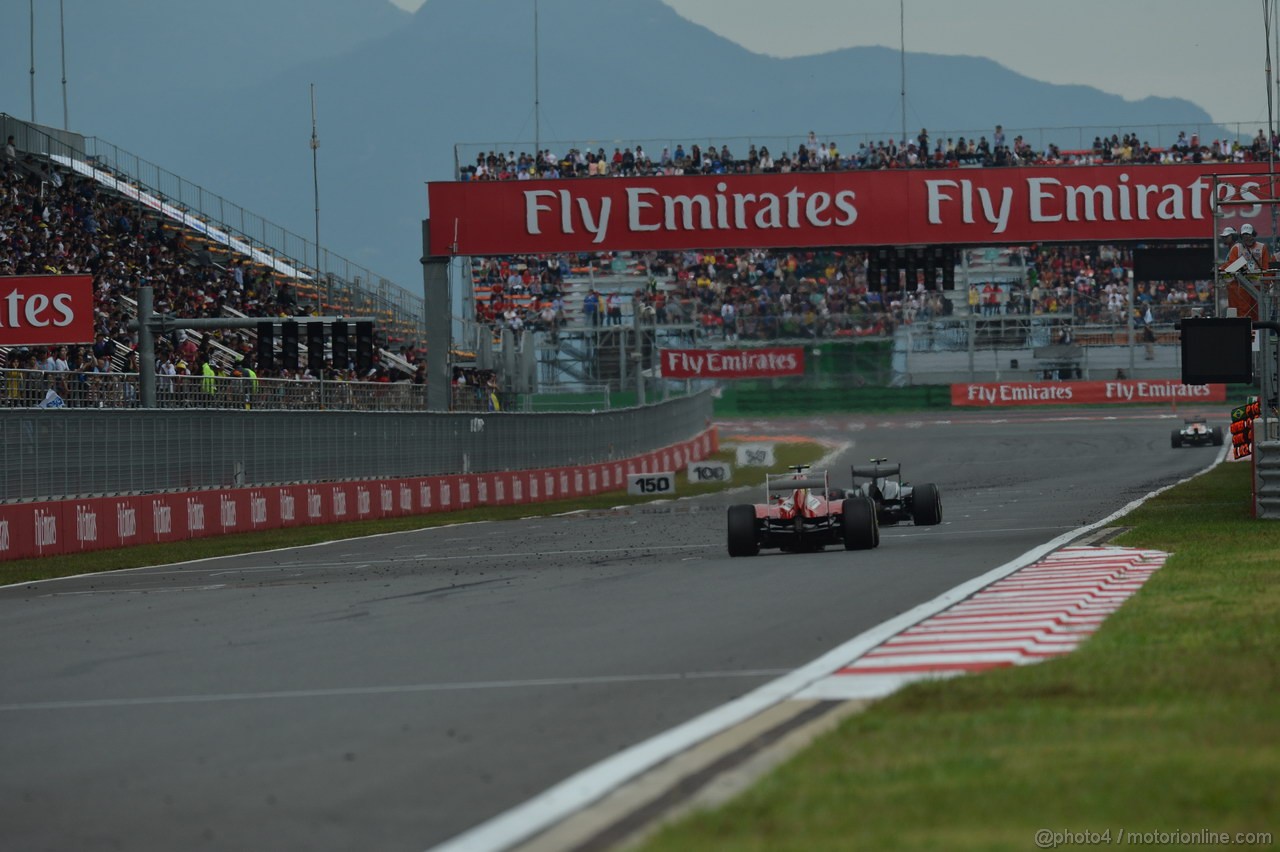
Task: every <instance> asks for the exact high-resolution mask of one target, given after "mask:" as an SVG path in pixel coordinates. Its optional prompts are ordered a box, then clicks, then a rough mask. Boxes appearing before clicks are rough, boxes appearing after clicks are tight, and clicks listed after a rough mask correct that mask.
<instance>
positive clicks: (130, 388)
mask: <svg viewBox="0 0 1280 852" xmlns="http://www.w3.org/2000/svg"><path fill="white" fill-rule="evenodd" d="M2 387H3V391H2V392H0V393H2V395H0V403H2V404H3V405H6V406H9V407H11V408H32V407H39V408H111V409H119V408H137V407H138V405H139V400H140V398H141V393H140V390H139V386H138V374H137V373H84V372H76V371H72V372H53V371H42V370H5V371H4V374H3V385H2ZM156 406H157V407H159V408H166V409H170V408H221V409H251V410H259V411H301V410H306V409H312V410H325V411H425V410H426V408H427V388H426V385H422V384H413V383H411V382H348V381H320V380H315V379H307V380H300V379H263V378H246V377H242V376H188V375H180V376H178V375H175V376H164V375H161V376H158V377H157V378H156Z"/></svg>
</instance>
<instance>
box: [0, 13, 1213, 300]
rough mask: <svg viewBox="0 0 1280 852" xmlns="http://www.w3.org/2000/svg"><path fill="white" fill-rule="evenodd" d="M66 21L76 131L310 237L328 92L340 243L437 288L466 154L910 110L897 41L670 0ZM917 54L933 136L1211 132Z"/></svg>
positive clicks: (19, 106)
mask: <svg viewBox="0 0 1280 852" xmlns="http://www.w3.org/2000/svg"><path fill="white" fill-rule="evenodd" d="M11 5H13V4H11ZM39 5H40V6H41V8H40V10H39V11H38V12H37V14H36V18H35V27H36V30H37V35H36V68H37V74H36V83H37V93H36V106H37V119H38V121H39V123H43V124H48V125H51V126H55V127H61V126H62V87H61V84H60V79H61V78H60V72H59V67H58V60H59V57H60V46H59V42H58V35H59V33H58V18H57V10H56V8H55V7H54V6H53V4H50V3H41V4H39ZM26 11H27V10H26V9H25V8H24V9H23V10H22V13H21V18H22V19H25V18H26V17H27V15H26ZM64 15H65V17H64V21H65V24H64V27H63V31H64V32H65V35H66V44H67V48H66V50H67V52H66V63H67V74H66V76H67V78H68V84H67V92H68V101H69V115H70V129H72V130H73V131H76V132H79V133H83V134H84V135H86V136H96V137H98V138H99V139H102V140H106V141H108V142H110V143H113V144H115V145H118V146H120V147H121V148H123V149H126V150H128V151H129V152H131V153H133V154H136V155H137V156H139V157H141V158H143V159H144V160H147V161H149V162H151V163H154V164H156V165H158V166H160V167H161V168H164V169H166V170H168V171H171V172H173V173H176V174H178V175H180V176H181V177H183V178H185V179H186V180H188V181H191V182H193V183H196V184H198V185H200V186H202V187H203V188H205V189H207V190H208V191H210V192H212V193H216V194H217V195H220V196H222V197H224V198H226V199H228V200H230V201H233V202H235V203H236V204H238V205H240V206H242V207H244V208H245V209H247V210H249V211H252V212H254V213H256V214H258V215H260V216H262V217H263V218H265V219H267V220H269V221H272V222H274V223H276V224H278V225H280V226H282V227H283V228H285V229H287V230H289V231H292V232H294V233H296V234H300V235H303V236H304V237H307V238H310V237H311V236H312V235H313V234H314V227H315V215H316V214H315V210H314V208H315V200H314V195H313V189H314V184H313V171H312V154H311V148H310V144H309V143H310V139H311V132H312V124H311V99H310V88H311V85H312V84H314V86H315V92H316V100H317V131H318V138H319V142H320V147H319V149H318V151H317V156H316V172H315V176H314V177H315V181H316V182H317V183H318V185H319V195H320V205H319V206H320V213H319V219H320V236H321V243H322V244H323V245H324V247H325V248H326V249H327V250H328V251H330V252H333V253H336V254H338V255H341V256H344V257H346V258H348V259H350V260H351V261H353V262H355V263H358V264H360V265H363V266H365V267H367V268H369V269H372V270H374V271H375V272H376V273H378V274H379V275H381V276H383V277H386V278H388V279H390V280H391V281H393V282H395V283H397V284H399V285H401V286H403V287H406V288H407V289H410V290H412V291H414V292H418V291H419V289H420V287H421V267H420V265H419V257H420V255H421V245H420V229H421V225H420V223H421V220H422V219H423V218H424V217H425V216H426V215H427V206H426V190H425V186H424V183H425V182H426V181H431V180H447V179H449V178H450V177H452V175H453V169H454V164H455V158H456V159H461V160H462V161H463V162H466V161H468V160H470V159H473V158H474V156H475V154H476V153H477V152H478V151H481V150H488V149H495V148H498V147H503V148H506V149H508V150H511V149H516V150H528V151H532V150H533V148H534V140H535V138H536V139H539V140H540V141H541V143H542V145H543V147H550V148H552V149H553V150H555V151H556V152H557V153H560V152H561V151H562V150H563V148H564V147H566V146H567V141H570V140H572V141H574V142H577V143H587V144H591V145H592V146H593V147H595V146H599V147H607V148H609V149H610V150H611V149H612V147H614V146H615V145H619V146H621V145H630V144H633V143H634V142H635V141H640V140H643V141H644V143H645V147H646V148H647V149H648V150H649V151H650V153H651V154H654V153H656V152H657V151H659V150H660V149H661V147H662V146H663V145H666V144H670V145H671V146H672V147H674V145H675V143H677V142H683V143H684V144H685V145H686V146H687V145H688V144H689V143H691V142H702V143H704V144H705V142H706V141H710V140H712V139H715V140H718V141H719V140H726V139H728V140H730V145H731V147H733V141H734V140H737V141H738V143H739V147H741V148H743V149H745V147H746V142H747V138H750V139H752V140H753V141H754V140H762V139H766V138H767V139H769V140H773V139H780V138H788V139H790V140H792V147H794V145H795V144H797V143H798V142H799V141H800V140H801V139H802V138H803V137H804V136H805V135H806V134H807V133H808V132H809V131H810V130H814V131H816V132H817V133H818V136H819V138H820V139H826V138H830V137H839V138H841V139H842V140H844V141H843V142H842V148H847V146H848V144H849V143H848V141H847V140H849V139H851V138H853V137H855V136H856V135H859V134H883V137H882V136H878V135H877V136H873V138H887V136H888V135H890V134H894V133H895V129H896V130H897V134H895V135H900V134H901V127H902V125H903V115H902V112H903V110H902V79H903V78H902V75H901V63H902V61H903V59H904V58H903V57H902V56H900V54H899V53H898V51H896V50H892V49H888V48H881V47H860V48H848V49H844V50H836V51H831V52H828V53H822V54H818V55H812V56H803V57H795V58H786V59H782V58H776V57H770V56H764V55H761V54H756V53H752V52H750V51H748V50H746V49H744V48H742V47H740V46H738V45H736V44H734V43H733V42H731V41H728V40H727V39H725V38H722V37H720V36H718V35H716V34H715V33H713V32H711V31H710V30H708V29H706V28H705V27H702V26H700V25H698V24H695V23H692V22H690V21H688V20H686V19H684V18H682V17H680V16H679V15H678V14H677V13H676V12H675V11H674V10H673V9H671V8H670V7H668V6H667V5H665V4H664V3H663V2H661V0H609V2H600V0H541V2H540V3H539V4H538V26H537V28H536V38H535V27H534V16H533V2H532V0H427V2H426V3H425V4H424V5H423V6H422V7H421V8H420V9H419V10H418V11H417V12H416V13H412V14H410V13H408V12H405V11H403V10H401V9H399V8H398V7H395V6H393V5H391V4H390V3H389V2H387V0H326V2H324V3H323V4H319V3H316V2H314V0H220V2H218V3H196V2H193V0H124V2H112V3H99V2H94V0H65V12H64ZM17 19H18V14H17V13H16V12H14V13H11V14H10V15H9V20H10V22H14V21H16V20H17ZM23 23H24V24H25V23H26V21H25V20H23ZM5 29H6V33H5V34H4V35H3V36H0V79H3V80H5V81H7V82H6V84H5V85H4V88H3V90H0V111H3V112H8V113H10V114H11V115H14V116H15V117H18V118H24V119H25V118H29V116H30V96H29V80H30V78H31V75H30V73H29V66H30V50H29V44H28V37H29V32H28V27H26V26H11V27H7V28H5ZM535 44H536V51H535ZM535 54H536V63H535ZM905 66H906V83H907V98H906V106H907V109H906V113H907V116H906V117H907V121H906V125H907V130H908V134H909V135H911V136H914V135H915V133H917V132H918V131H919V129H920V128H921V127H928V128H929V129H930V133H931V135H932V136H933V138H935V139H937V138H938V136H939V135H944V136H945V135H948V131H957V132H958V131H964V132H965V133H966V135H974V134H976V133H980V132H988V133H989V132H990V130H991V128H993V127H994V125H995V124H997V123H1000V124H1003V125H1004V126H1005V127H1006V128H1007V129H1010V130H1012V129H1015V128H1049V130H1045V131H1043V133H1042V135H1044V136H1046V138H1044V139H1040V140H1037V139H1035V138H1034V137H1033V139H1032V141H1033V144H1037V145H1040V144H1043V143H1045V142H1056V143H1058V144H1059V145H1061V146H1062V147H1064V148H1070V147H1075V146H1076V145H1077V144H1087V143H1088V142H1091V141H1092V132H1090V133H1086V134H1081V133H1079V132H1078V131H1076V130H1075V129H1074V128H1077V127H1086V126H1087V127H1097V128H1099V129H1098V130H1097V132H1098V133H1100V132H1102V128H1110V129H1111V130H1112V131H1114V132H1123V131H1124V130H1126V129H1138V128H1141V127H1143V126H1146V125H1156V124H1164V125H1182V126H1185V127H1187V128H1188V129H1197V130H1200V131H1201V132H1202V134H1203V133H1204V129H1205V128H1208V127H1210V126H1211V124H1212V123H1211V119H1210V117H1209V115H1208V113H1207V112H1206V111H1205V110H1204V109H1202V108H1201V107H1199V106H1196V105H1195V104H1193V103H1191V102H1189V101H1186V100H1182V99H1176V98H1155V97H1151V98H1145V99H1142V100H1139V101H1128V100H1125V99H1124V98H1121V97H1119V96H1116V95H1111V94H1107V93H1105V92H1102V91H1100V90H1098V89H1094V88H1089V87H1084V86H1067V85H1055V84H1053V83H1049V82H1044V81H1039V80H1033V79H1031V78H1029V77H1026V76H1022V75H1020V74H1016V73H1014V72H1013V71H1011V70H1009V69H1008V68H1005V67H1003V66H1001V65H1000V64H999V63H998V62H996V61H993V60H991V59H986V58H979V57H965V56H940V55H933V54H922V53H910V52H909V53H907V54H906V56H905ZM535 67H536V74H535ZM535 77H536V80H537V84H536V86H535ZM535 100H536V107H535ZM535 118H536V121H535ZM1054 128H1056V129H1057V130H1056V131H1055V130H1053V129H1054ZM1067 128H1071V129H1070V130H1068V129H1067ZM1055 133H1056V134H1057V135H1055ZM1078 135H1079V136H1080V138H1079V139H1077V138H1076V137H1077V136H1078ZM1086 137H1087V138H1086ZM511 140H523V141H511ZM461 143H467V144H461ZM517 146H518V147H517ZM232 224H234V223H232Z"/></svg>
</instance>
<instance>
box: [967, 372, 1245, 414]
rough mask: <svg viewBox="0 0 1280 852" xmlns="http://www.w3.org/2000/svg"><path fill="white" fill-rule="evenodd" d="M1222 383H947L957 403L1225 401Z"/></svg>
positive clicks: (1128, 381)
mask: <svg viewBox="0 0 1280 852" xmlns="http://www.w3.org/2000/svg"><path fill="white" fill-rule="evenodd" d="M1226 399H1227V386H1226V385H1219V384H1213V385H1184V384H1183V383H1182V382H1180V381H1178V380H1177V379H1167V380H1152V381H1145V380H1138V379H1117V380H1115V381H1111V382H962V383H960V384H954V385H952V386H951V404H952V405H957V406H976V407H993V406H1012V405H1094V404H1100V405H1107V404H1115V403H1128V402H1147V403H1165V402H1226Z"/></svg>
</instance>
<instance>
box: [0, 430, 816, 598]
mask: <svg viewBox="0 0 1280 852" xmlns="http://www.w3.org/2000/svg"><path fill="white" fill-rule="evenodd" d="M724 443H725V445H726V446H728V449H724V450H721V451H720V452H718V453H716V454H714V455H713V456H712V457H711V458H712V460H715V461H728V462H732V461H733V459H734V451H733V449H732V446H733V445H732V443H731V442H730V441H725V442H724ZM826 452H827V448H826V447H823V446H821V445H819V444H813V443H794V444H778V445H777V446H776V448H775V451H774V458H775V461H776V462H777V464H775V465H774V467H772V468H768V469H766V468H735V470H734V478H733V481H732V482H730V483H726V484H719V483H698V484H696V485H690V484H689V482H688V479H687V477H686V476H685V472H684V471H683V470H681V471H677V473H676V494H675V497H673V498H666V499H676V498H679V497H695V496H698V495H700V494H710V493H712V492H715V491H723V490H726V489H728V488H736V487H738V486H741V485H751V484H763V482H764V475H765V473H766V472H770V473H778V472H781V471H785V470H786V468H787V465H792V464H808V463H810V462H813V461H815V460H817V459H818V458H821V457H822V455H823V454H825V453H826ZM656 499H663V498H655V497H652V496H644V497H631V496H628V495H627V494H626V491H625V489H623V490H621V491H608V492H604V493H601V494H595V495H592V496H589V497H575V498H571V499H566V500H555V501H552V502H548V503H529V504H524V505H518V506H493V507H485V508H480V509H467V510H465V511H460V512H442V513H439V514H433V515H416V516H409V517H401V518H386V519H380V520H368V521H352V522H349V523H340V524H327V525H323V526H305V527H292V528H289V529H279V530H266V531H263V532H255V533H243V534H239V535H227V536H214V537H211V538H203V539H193V540H189V541H177V542H170V543H166V544H147V545H141V546H138V547H127V548H118V549H116V550H103V551H96V552H93V553H77V554H72V555H69V556H50V557H45V558H42V559H17V560H13V561H10V562H0V585H7V584H9V583H23V582H29V581H31V580H48V579H52V578H54V577H70V576H74V575H77V574H92V573H96V572H99V571H113V570H118V569H121V568H137V567H140V566H143V565H166V564H169V563H173V562H186V561H188V560H191V559H204V558H207V557H211V556H228V555H232V554H237V553H253V552H256V551H261V550H274V549H277V548H282V547H297V546H299V545H304V544H315V543H316V542H322V541H333V540H335V539H343V538H355V537H357V536H365V535H377V534H380V533H389V532H400V531H402V530H417V529H425V528H427V527H439V526H446V525H448V524H459V523H467V522H474V521H503V520H512V519H515V518H527V517H531V516H543V515H554V514H557V513H560V512H570V511H573V510H575V509H608V508H611V507H613V506H627V505H633V504H637V503H651V502H653V501H654V500H656Z"/></svg>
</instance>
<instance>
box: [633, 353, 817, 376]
mask: <svg viewBox="0 0 1280 852" xmlns="http://www.w3.org/2000/svg"><path fill="white" fill-rule="evenodd" d="M658 363H660V364H661V365H662V377H663V378H664V379H767V378H772V377H775V376H802V375H804V349H803V348H801V347H799V346H786V347H771V348H766V349H663V350H660V359H659V362H658Z"/></svg>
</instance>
